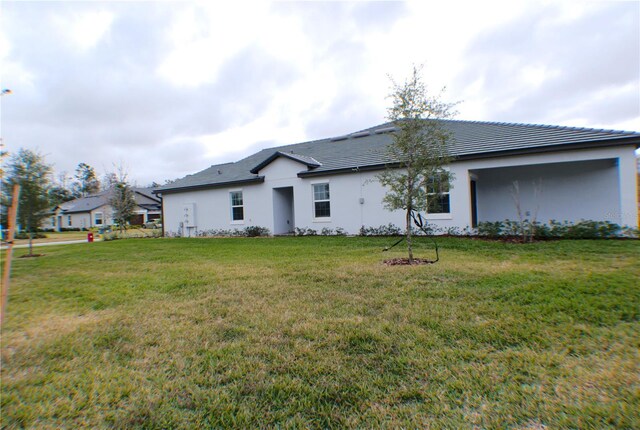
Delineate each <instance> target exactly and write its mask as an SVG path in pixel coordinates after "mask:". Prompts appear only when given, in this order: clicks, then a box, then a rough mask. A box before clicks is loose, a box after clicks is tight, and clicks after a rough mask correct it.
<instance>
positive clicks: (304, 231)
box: [295, 227, 318, 236]
mask: <svg viewBox="0 0 640 430" xmlns="http://www.w3.org/2000/svg"><path fill="white" fill-rule="evenodd" d="M295 235H296V236H317V235H318V232H317V230H314V229H312V228H305V227H296V230H295Z"/></svg>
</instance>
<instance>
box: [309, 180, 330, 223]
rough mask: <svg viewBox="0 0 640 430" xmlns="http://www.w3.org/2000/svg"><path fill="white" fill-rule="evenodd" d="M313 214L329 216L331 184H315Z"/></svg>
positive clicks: (317, 216)
mask: <svg viewBox="0 0 640 430" xmlns="http://www.w3.org/2000/svg"><path fill="white" fill-rule="evenodd" d="M313 216H314V217H315V218H329V217H330V216H331V203H330V202H329V184H328V183H326V184H313Z"/></svg>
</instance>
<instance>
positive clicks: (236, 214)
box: [231, 206, 244, 221]
mask: <svg viewBox="0 0 640 430" xmlns="http://www.w3.org/2000/svg"><path fill="white" fill-rule="evenodd" d="M231 214H232V219H233V221H242V220H244V208H243V207H242V206H236V207H234V208H231Z"/></svg>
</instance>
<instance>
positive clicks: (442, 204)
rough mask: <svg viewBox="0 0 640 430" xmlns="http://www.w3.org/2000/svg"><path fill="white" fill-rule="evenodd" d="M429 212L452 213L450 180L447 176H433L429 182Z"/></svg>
mask: <svg viewBox="0 0 640 430" xmlns="http://www.w3.org/2000/svg"><path fill="white" fill-rule="evenodd" d="M427 213H429V214H448V213H451V206H450V202H449V181H448V178H447V177H446V176H444V175H443V176H442V177H439V178H438V177H436V178H432V179H431V180H430V181H429V182H428V183H427Z"/></svg>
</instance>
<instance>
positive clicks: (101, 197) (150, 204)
mask: <svg viewBox="0 0 640 430" xmlns="http://www.w3.org/2000/svg"><path fill="white" fill-rule="evenodd" d="M153 190H154V189H153V188H133V198H134V200H135V202H136V206H135V209H134V215H133V217H131V219H130V220H129V223H130V224H131V225H142V224H144V223H146V222H149V221H152V220H155V219H159V218H160V217H161V214H162V202H161V198H159V197H158V196H156V195H155V194H153V193H152V191H153ZM111 193H112V190H104V191H101V192H99V193H96V194H92V195H89V196H86V197H80V198H77V199H75V200H71V201H68V202H65V203H61V204H59V205H58V206H56V207H55V208H53V209H52V211H51V214H50V216H49V217H47V218H45V219H44V220H43V221H42V224H41V226H42V228H43V229H46V230H55V231H60V230H62V229H87V228H91V227H107V226H110V225H113V223H114V220H113V216H112V213H113V209H112V207H111V205H110V203H109V200H110V199H111Z"/></svg>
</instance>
